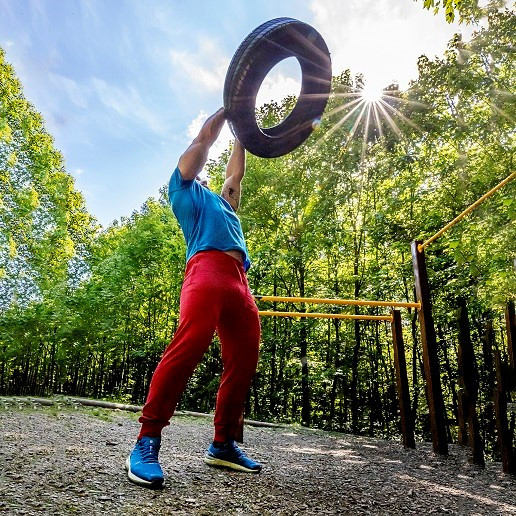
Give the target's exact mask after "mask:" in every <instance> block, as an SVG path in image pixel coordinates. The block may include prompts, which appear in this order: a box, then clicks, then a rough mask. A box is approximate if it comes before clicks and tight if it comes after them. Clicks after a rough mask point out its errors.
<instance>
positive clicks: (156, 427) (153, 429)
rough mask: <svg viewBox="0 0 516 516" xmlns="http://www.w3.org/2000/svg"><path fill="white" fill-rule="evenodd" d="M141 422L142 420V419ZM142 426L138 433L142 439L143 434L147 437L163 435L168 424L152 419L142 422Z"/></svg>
mask: <svg viewBox="0 0 516 516" xmlns="http://www.w3.org/2000/svg"><path fill="white" fill-rule="evenodd" d="M140 422H141V421H140ZM141 423H142V427H141V429H140V433H139V434H138V439H141V438H142V437H143V436H146V437H161V431H162V430H163V428H164V427H165V426H167V425H168V423H167V424H163V423H155V422H150V421H144V422H141Z"/></svg>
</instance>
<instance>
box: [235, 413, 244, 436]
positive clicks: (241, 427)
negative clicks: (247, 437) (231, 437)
mask: <svg viewBox="0 0 516 516" xmlns="http://www.w3.org/2000/svg"><path fill="white" fill-rule="evenodd" d="M235 441H236V442H237V443H243V442H244V413H243V412H242V415H241V416H240V419H239V421H238V428H237V431H236V435H235Z"/></svg>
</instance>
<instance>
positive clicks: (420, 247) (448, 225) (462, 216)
mask: <svg viewBox="0 0 516 516" xmlns="http://www.w3.org/2000/svg"><path fill="white" fill-rule="evenodd" d="M515 177H516V172H513V173H512V174H511V175H510V176H508V177H506V178H505V179H504V180H503V181H502V182H501V183H498V184H497V185H496V186H495V187H494V188H491V190H489V192H487V193H486V194H484V195H483V196H482V197H480V199H478V200H477V201H475V202H474V203H473V204H472V205H471V206H469V207H468V208H466V209H465V210H464V211H463V212H462V213H460V214H459V215H457V216H456V217H455V218H454V219H453V220H452V221H451V222H448V224H446V226H444V228H442V229H440V230H439V231H438V232H437V233H436V234H435V235H434V236H431V237H430V238H429V239H428V240H425V241H424V242H423V243H422V244H419V245H418V246H417V250H418V251H419V252H421V251H422V250H423V249H424V248H425V247H426V246H427V245H429V244H431V243H432V242H433V241H434V240H435V239H437V238H439V237H440V236H441V235H442V234H443V233H444V232H445V231H446V230H448V229H450V228H451V227H452V226H455V224H457V222H459V220H461V219H463V218H464V217H465V216H466V215H467V214H468V213H470V212H471V211H473V210H474V209H475V208H476V207H477V206H478V205H479V204H481V203H483V202H484V201H485V200H486V199H487V198H488V197H491V195H493V194H494V193H495V192H496V191H497V190H499V189H500V188H502V186H505V185H506V184H507V183H508V182H509V181H511V180H513V179H514V178H515Z"/></svg>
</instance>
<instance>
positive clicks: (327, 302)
mask: <svg viewBox="0 0 516 516" xmlns="http://www.w3.org/2000/svg"><path fill="white" fill-rule="evenodd" d="M254 298H255V299H256V300H257V301H280V302H284V303H310V304H325V305H354V306H396V307H400V308H418V309H419V308H421V303H402V302H398V301H366V300H361V299H325V298H318V297H281V296H259V295H256V296H254Z"/></svg>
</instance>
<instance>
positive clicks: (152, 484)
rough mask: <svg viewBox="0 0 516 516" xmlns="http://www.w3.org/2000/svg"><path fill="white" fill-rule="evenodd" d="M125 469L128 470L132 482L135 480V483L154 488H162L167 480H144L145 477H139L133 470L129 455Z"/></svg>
mask: <svg viewBox="0 0 516 516" xmlns="http://www.w3.org/2000/svg"><path fill="white" fill-rule="evenodd" d="M125 469H126V471H127V476H128V477H129V480H130V481H131V482H134V483H135V484H138V485H140V486H143V487H153V488H161V487H163V486H164V485H165V480H164V479H163V482H161V483H159V482H149V481H148V480H144V479H143V478H140V477H137V476H136V475H135V474H134V473H133V472H132V471H131V461H130V460H129V457H127V459H126V461H125Z"/></svg>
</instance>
